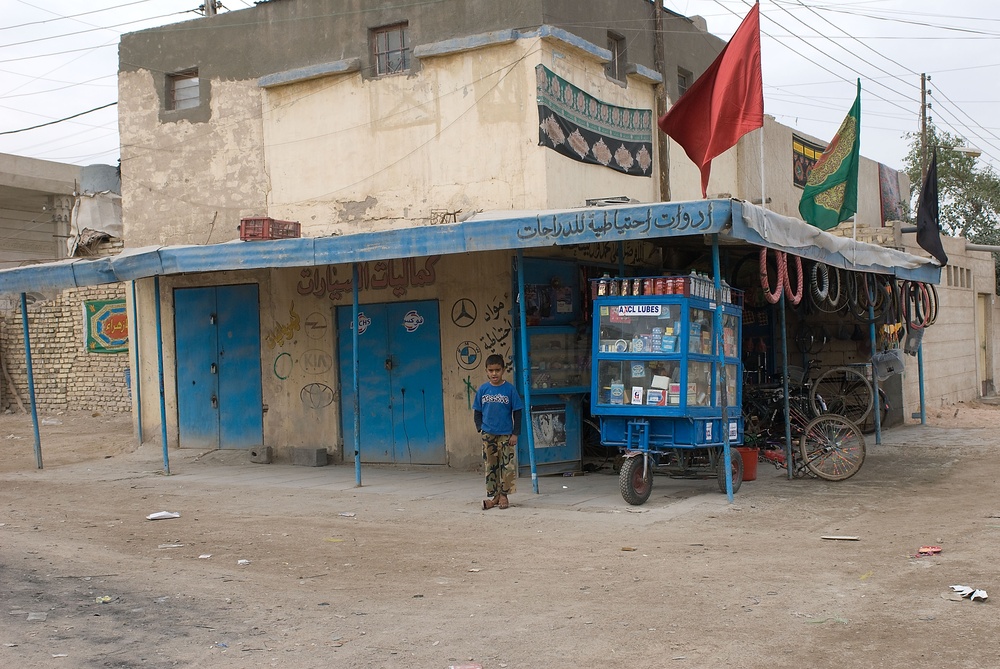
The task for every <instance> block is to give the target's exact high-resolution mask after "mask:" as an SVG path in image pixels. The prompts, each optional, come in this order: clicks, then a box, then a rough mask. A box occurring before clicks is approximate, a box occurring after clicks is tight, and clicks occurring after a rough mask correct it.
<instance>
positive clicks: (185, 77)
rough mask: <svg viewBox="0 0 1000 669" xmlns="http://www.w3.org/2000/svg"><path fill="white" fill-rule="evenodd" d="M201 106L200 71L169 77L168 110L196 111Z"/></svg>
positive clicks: (186, 71) (190, 71) (189, 71)
mask: <svg viewBox="0 0 1000 669" xmlns="http://www.w3.org/2000/svg"><path fill="white" fill-rule="evenodd" d="M200 104H201V95H200V92H199V84H198V70H185V71H184V72H177V73H175V74H169V75H167V109H175V110H176V109H194V108H195V107H197V106H198V105H200Z"/></svg>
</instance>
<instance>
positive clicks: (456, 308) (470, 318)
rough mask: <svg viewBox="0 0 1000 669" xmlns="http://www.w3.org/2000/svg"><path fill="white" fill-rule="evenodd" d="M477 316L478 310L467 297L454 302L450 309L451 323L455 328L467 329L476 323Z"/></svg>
mask: <svg viewBox="0 0 1000 669" xmlns="http://www.w3.org/2000/svg"><path fill="white" fill-rule="evenodd" d="M478 315H479V309H478V308H476V303H475V302H473V301H472V300H470V299H469V298H467V297H463V298H460V299H458V300H455V304H454V305H452V307H451V322H452V323H454V324H455V326H456V327H460V328H467V327H469V326H470V325H472V324H473V323H475V322H476V316H478Z"/></svg>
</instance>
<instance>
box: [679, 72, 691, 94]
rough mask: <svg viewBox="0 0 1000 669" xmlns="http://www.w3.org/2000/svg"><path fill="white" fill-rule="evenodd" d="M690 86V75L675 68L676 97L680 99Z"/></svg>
mask: <svg viewBox="0 0 1000 669" xmlns="http://www.w3.org/2000/svg"><path fill="white" fill-rule="evenodd" d="M690 86H691V73H690V72H688V71H687V70H685V69H683V68H680V67H678V68H677V97H680V96H682V95H684V94H685V93H687V89H688V88H690Z"/></svg>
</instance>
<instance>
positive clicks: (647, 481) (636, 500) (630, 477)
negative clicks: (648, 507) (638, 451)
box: [618, 455, 653, 506]
mask: <svg viewBox="0 0 1000 669" xmlns="http://www.w3.org/2000/svg"><path fill="white" fill-rule="evenodd" d="M645 459H646V458H645V457H644V456H642V455H634V456H632V457H631V458H625V462H623V463H622V469H621V471H620V472H619V473H618V487H619V488H621V491H622V499H624V500H625V501H626V502H628V503H629V504H631V505H632V506H639V505H640V504H644V503H645V502H646V500H647V499H649V495H650V493H652V492H653V463H652V462H650V463H649V467H647V468H645V469H646V476H645V477H644V476H643V475H642V472H643V462H644V460H645Z"/></svg>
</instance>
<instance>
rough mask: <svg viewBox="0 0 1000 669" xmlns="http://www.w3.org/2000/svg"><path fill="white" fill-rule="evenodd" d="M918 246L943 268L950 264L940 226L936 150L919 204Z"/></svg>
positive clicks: (921, 191) (935, 150) (921, 190)
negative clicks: (942, 242)
mask: <svg viewBox="0 0 1000 669" xmlns="http://www.w3.org/2000/svg"><path fill="white" fill-rule="evenodd" d="M917 244H920V248H922V249H923V250H925V251H927V252H928V253H930V254H931V255H932V256H934V257H935V258H937V261H938V262H939V263H941V267H944V266H945V265H947V264H948V254H947V253H945V252H944V247H943V246H941V226H940V225H939V224H938V178H937V149H934V157H933V158H931V167H930V169H929V170H927V179H925V180H924V187H923V188H922V189H920V201H919V202H918V204H917Z"/></svg>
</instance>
